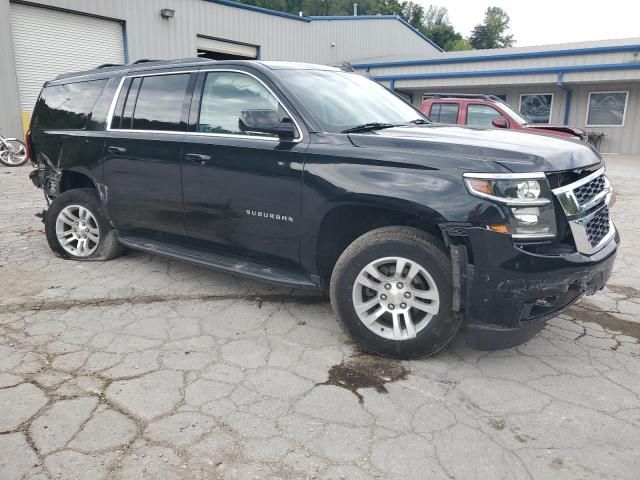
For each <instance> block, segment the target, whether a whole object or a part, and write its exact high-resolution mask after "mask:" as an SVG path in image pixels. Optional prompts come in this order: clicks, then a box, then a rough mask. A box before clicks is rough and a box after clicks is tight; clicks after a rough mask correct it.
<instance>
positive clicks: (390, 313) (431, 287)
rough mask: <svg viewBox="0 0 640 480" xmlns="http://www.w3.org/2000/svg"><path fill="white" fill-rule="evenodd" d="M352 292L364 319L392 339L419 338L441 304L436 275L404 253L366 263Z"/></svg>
mask: <svg viewBox="0 0 640 480" xmlns="http://www.w3.org/2000/svg"><path fill="white" fill-rule="evenodd" d="M352 295H353V306H354V308H355V311H356V313H357V315H358V318H359V319H360V321H361V322H362V323H363V324H364V325H365V326H366V327H367V328H368V329H369V330H371V331H372V332H373V333H375V334H376V335H379V336H381V337H384V338H387V339H390V340H408V339H412V338H415V337H416V335H417V333H418V332H420V331H421V330H422V329H424V328H425V327H426V326H427V325H428V324H429V322H430V321H431V319H432V318H433V317H434V316H435V315H437V314H438V311H439V308H440V296H439V294H438V287H437V286H436V283H435V281H434V280H433V277H432V276H431V275H430V274H429V272H428V271H427V270H426V269H425V268H424V267H423V266H422V265H420V264H419V263H418V262H415V261H413V260H409V259H407V258H402V257H385V258H381V259H379V260H375V261H373V262H371V263H369V264H368V265H367V266H365V267H364V268H363V269H362V270H361V272H360V274H359V275H358V276H357V277H356V281H355V282H354V285H353V293H352Z"/></svg>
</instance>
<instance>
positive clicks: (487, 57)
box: [352, 38, 640, 155]
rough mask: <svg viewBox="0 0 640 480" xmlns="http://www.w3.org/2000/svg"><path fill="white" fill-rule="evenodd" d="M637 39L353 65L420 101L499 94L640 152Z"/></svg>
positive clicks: (525, 109) (614, 149) (619, 149)
mask: <svg viewBox="0 0 640 480" xmlns="http://www.w3.org/2000/svg"><path fill="white" fill-rule="evenodd" d="M639 57H640V38H631V39H624V40H606V41H598V42H582V43H570V44H561V45H545V46H540V47H521V48H506V49H496V50H472V51H464V52H447V53H440V52H436V53H434V54H432V55H431V56H429V57H421V58H420V57H413V58H412V57H411V56H409V55H402V56H395V57H392V58H385V59H380V58H378V59H371V60H362V61H354V62H352V65H353V67H354V68H355V69H356V70H357V71H358V72H360V73H362V74H364V75H367V76H370V77H371V78H374V79H376V80H378V81H380V82H382V83H384V84H386V85H388V86H390V87H391V88H394V89H396V90H397V91H399V92H403V93H405V94H406V95H407V96H408V98H410V99H411V101H412V102H413V103H414V104H415V105H419V104H420V103H421V101H422V98H423V96H424V95H425V94H428V93H429V92H431V93H435V92H446V93H480V94H492V95H497V96H500V97H501V98H503V99H504V100H506V101H507V103H509V104H511V105H512V106H514V107H515V108H516V109H519V110H520V111H521V112H522V113H524V114H525V115H527V116H528V117H529V118H530V119H531V120H532V121H533V122H536V123H555V124H564V125H571V126H574V127H581V128H584V129H585V130H587V132H591V133H594V134H596V135H601V136H602V138H601V141H600V145H599V149H600V151H601V152H606V153H621V154H634V155H637V154H640V135H638V133H637V130H638V127H639V126H640V58H639Z"/></svg>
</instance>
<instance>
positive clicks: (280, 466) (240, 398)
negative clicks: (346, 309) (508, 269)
mask: <svg viewBox="0 0 640 480" xmlns="http://www.w3.org/2000/svg"><path fill="white" fill-rule="evenodd" d="M639 162H640V159H637V158H636V159H624V158H612V159H610V161H609V171H610V176H611V177H612V179H613V182H614V185H615V186H616V188H617V192H618V193H617V204H616V206H615V208H614V212H613V216H614V220H615V221H616V223H617V226H618V227H619V230H620V231H621V234H622V237H623V244H622V245H621V248H620V252H619V257H618V260H617V264H616V266H615V272H614V275H613V277H612V279H611V280H610V283H609V286H608V287H607V288H606V289H605V290H604V291H602V292H600V293H598V294H597V295H596V296H594V297H588V298H586V299H583V300H582V301H580V302H579V303H578V304H577V305H575V306H574V307H572V308H571V309H570V310H569V311H567V312H566V313H565V314H563V315H560V316H558V317H557V318H555V319H553V320H552V321H550V322H549V325H548V327H547V328H546V329H545V330H544V331H542V332H541V333H540V334H539V335H538V336H537V337H535V338H534V339H533V340H531V341H530V342H529V343H527V344H525V345H522V346H520V347H518V348H513V349H509V350H503V351H496V352H475V351H472V350H469V349H466V348H465V347H464V345H463V338H462V335H459V336H458V338H456V340H455V341H454V342H453V344H452V345H451V346H450V347H448V348H447V349H445V350H444V351H443V352H442V353H440V354H439V355H437V356H436V357H434V358H429V359H424V360H420V361H411V362H395V361H391V360H386V359H381V358H377V357H373V356H369V355H365V354H362V353H359V352H358V351H357V349H356V348H355V347H354V345H353V343H352V342H351V341H350V340H349V338H348V337H347V336H346V335H345V334H344V333H343V332H342V331H341V329H340V327H339V325H338V324H337V322H336V320H335V319H334V317H333V315H332V313H331V311H330V307H329V304H328V302H327V301H326V300H324V299H322V298H320V297H318V296H315V295H313V294H304V293H299V292H291V291H286V290H278V289H273V288H271V287H268V286H264V285H260V284H257V283H252V282H248V281H245V280H238V279H236V278H234V277H232V276H229V275H225V274H220V273H216V272H212V271H209V270H205V269H202V268H199V267H194V266H191V265H188V264H184V263H180V262H176V261H171V260H167V259H163V258H160V257H154V256H150V255H146V254H142V253H136V252H128V253H127V254H126V255H124V256H122V257H120V258H117V259H114V260H112V261H109V262H105V263H83V262H72V261H65V260H61V259H59V258H57V257H55V256H54V255H53V254H52V252H51V251H50V250H49V248H48V247H47V244H46V240H45V237H44V233H43V224H42V223H41V221H40V219H39V218H37V217H36V216H35V214H36V213H37V212H38V211H39V210H41V209H42V207H43V205H44V200H43V197H42V192H40V191H38V190H36V189H35V188H33V187H32V186H31V184H30V183H29V180H28V178H27V174H28V171H29V169H28V168H27V167H24V168H14V169H9V168H2V169H0V200H1V201H0V288H1V291H0V479H3V480H5V479H7V480H8V479H19V478H29V479H38V480H41V479H48V478H51V479H101V478H106V479H157V478H162V479H181V478H189V479H205V478H206V479H242V480H244V479H251V478H259V479H263V478H269V479H303V478H318V479H350V480H352V479H353V480H358V479H369V478H381V479H412V478H416V479H427V478H428V479H430V480H431V479H441V478H442V479H456V480H460V479H509V480H512V479H578V478H579V479H605V478H606V479H632V480H637V479H638V475H639V473H638V472H640V343H639V340H638V339H639V338H640V323H638V322H639V318H640V317H639V316H640V270H639V268H638V267H639V266H640V252H639V250H638V248H637V245H638V242H639V241H640V230H639V229H640V227H639V226H638V225H639V224H638V222H637V212H638V210H640V196H638V193H637V187H636V185H637V182H638V180H639V179H640V163H639Z"/></svg>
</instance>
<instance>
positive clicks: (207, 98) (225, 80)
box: [197, 72, 286, 136]
mask: <svg viewBox="0 0 640 480" xmlns="http://www.w3.org/2000/svg"><path fill="white" fill-rule="evenodd" d="M246 110H262V111H265V110H270V111H275V112H277V115H278V116H279V118H280V121H282V120H283V118H284V117H285V116H286V114H285V112H284V110H283V109H282V107H280V105H279V103H278V100H277V99H276V97H274V96H273V94H271V92H270V91H269V90H267V89H266V87H265V86H264V85H263V84H262V83H260V82H259V81H258V80H256V79H255V78H253V77H250V76H249V75H245V74H244V73H237V72H209V73H207V78H206V80H205V82H204V89H203V92H202V103H201V105H200V117H199V119H198V127H197V130H198V132H203V133H219V134H231V135H263V136H264V135H266V136H275V135H272V134H260V133H257V132H245V131H242V130H241V129H240V127H239V121H240V118H241V115H242V112H243V111H246Z"/></svg>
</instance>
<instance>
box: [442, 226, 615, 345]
mask: <svg viewBox="0 0 640 480" xmlns="http://www.w3.org/2000/svg"><path fill="white" fill-rule="evenodd" d="M465 237H466V239H467V241H466V243H465V244H461V243H458V244H455V243H454V244H452V245H451V252H452V260H453V266H454V296H455V295H457V298H454V309H456V308H457V309H458V310H463V311H464V315H465V318H466V322H465V323H466V343H467V345H468V346H469V347H471V348H474V349H477V350H496V349H501V348H509V347H513V346H516V345H520V344H522V343H524V342H526V341H527V340H529V339H530V338H531V337H533V336H534V335H535V334H536V333H538V332H539V331H540V330H541V329H542V328H544V326H545V323H546V321H547V320H548V319H549V318H551V317H553V316H555V315H557V314H558V313H560V312H561V311H562V310H563V309H565V308H566V307H568V306H569V305H571V304H572V303H574V302H575V301H576V300H578V299H579V298H580V297H581V296H582V295H585V294H586V295H592V294H594V293H595V292H597V291H598V290H600V289H602V288H603V287H604V285H605V283H606V282H607V280H608V279H609V277H610V275H611V270H612V268H613V262H614V259H615V256H616V250H617V246H618V243H619V242H620V237H619V236H618V233H617V232H616V233H615V235H613V236H612V238H611V240H610V241H609V242H608V243H607V244H606V245H604V246H603V247H602V248H601V249H600V250H599V251H597V252H596V253H594V254H592V255H585V254H582V253H578V252H573V253H565V254H558V255H542V254H538V253H532V252H530V251H527V250H525V249H524V248H521V247H519V246H517V245H515V244H514V243H513V240H512V239H511V238H510V237H509V236H507V235H504V234H500V233H495V232H491V231H488V230H484V229H481V228H470V229H468V230H466V232H465Z"/></svg>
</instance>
